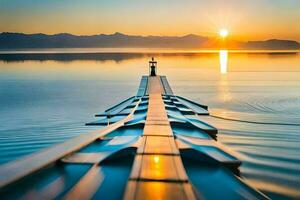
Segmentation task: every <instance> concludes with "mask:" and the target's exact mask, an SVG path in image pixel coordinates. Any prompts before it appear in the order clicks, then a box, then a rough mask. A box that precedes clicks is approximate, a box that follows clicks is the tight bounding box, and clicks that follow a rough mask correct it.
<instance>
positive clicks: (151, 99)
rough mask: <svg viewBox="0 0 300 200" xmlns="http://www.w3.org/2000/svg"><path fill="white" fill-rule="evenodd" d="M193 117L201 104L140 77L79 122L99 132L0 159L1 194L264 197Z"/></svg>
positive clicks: (203, 109) (159, 79) (212, 132)
mask: <svg viewBox="0 0 300 200" xmlns="http://www.w3.org/2000/svg"><path fill="white" fill-rule="evenodd" d="M199 115H209V112H208V108H207V106H205V105H201V104H199V103H195V102H193V101H191V100H188V99H186V98H183V97H180V96H176V95H174V94H173V91H172V89H171V87H170V85H169V83H168V81H167V79H166V77H165V76H158V75H155V76H143V77H142V79H141V82H140V86H139V89H138V92H137V94H136V95H135V96H133V97H130V98H128V99H126V100H124V101H123V102H121V103H119V104H117V105H115V106H113V107H112V108H110V109H107V110H106V111H104V112H103V113H98V114H96V115H95V116H96V118H97V120H95V121H94V122H90V123H87V124H86V125H91V126H99V130H96V131H93V132H91V133H84V134H81V135H80V136H78V137H76V138H73V139H71V140H69V141H66V142H64V143H61V144H58V145H56V146H54V147H51V148H48V149H45V150H43V151H41V152H38V153H35V154H33V155H29V156H26V157H24V158H21V159H19V160H16V161H13V162H10V163H7V164H4V165H2V166H1V167H0V187H1V190H0V195H1V199H126V200H133V199H180V200H184V199H216V200H219V199H268V198H267V197H266V196H265V195H264V194H262V193H261V192H259V191H257V190H256V189H254V188H252V187H250V186H249V185H247V184H246V183H245V182H244V181H243V179H242V178H241V177H239V170H238V168H239V166H240V165H241V161H240V160H239V159H238V157H239V156H238V154H236V153H235V152H232V151H230V150H229V149H228V148H226V147H224V146H223V145H221V144H220V143H218V142H217V141H216V138H217V133H218V130H217V129H216V128H215V127H213V126H211V125H209V124H207V123H205V122H203V121H201V120H200V118H199Z"/></svg>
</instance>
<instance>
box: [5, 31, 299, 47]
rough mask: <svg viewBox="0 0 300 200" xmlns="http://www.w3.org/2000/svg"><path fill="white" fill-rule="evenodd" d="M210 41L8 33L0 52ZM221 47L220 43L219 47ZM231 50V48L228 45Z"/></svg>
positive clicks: (283, 43) (272, 43)
mask: <svg viewBox="0 0 300 200" xmlns="http://www.w3.org/2000/svg"><path fill="white" fill-rule="evenodd" d="M233 43H234V44H235V45H233V46H234V48H236V49H300V43H298V42H296V41H290V40H276V39H272V40H267V41H249V42H233V41H232V42H228V44H233ZM219 46H220V44H218V43H216V42H215V40H214V39H211V38H208V37H203V36H199V35H194V34H189V35H185V36H135V35H125V34H122V33H118V32H117V33H114V34H110V35H106V34H100V35H91V36H76V35H72V34H68V33H60V34H55V35H46V34H41V33H39V34H24V33H8V32H3V33H1V34H0V49H18V48H88V47H89V48H91V47H111V48H112V47H118V48H120V47H144V48H218V47H219ZM221 46H224V44H221ZM230 47H232V45H231V46H230Z"/></svg>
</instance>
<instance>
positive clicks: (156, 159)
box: [124, 76, 195, 199]
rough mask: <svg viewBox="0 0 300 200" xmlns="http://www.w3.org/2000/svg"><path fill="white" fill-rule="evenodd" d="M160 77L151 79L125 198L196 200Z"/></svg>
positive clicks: (149, 79)
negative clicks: (163, 95) (141, 139)
mask: <svg viewBox="0 0 300 200" xmlns="http://www.w3.org/2000/svg"><path fill="white" fill-rule="evenodd" d="M164 92H165V90H164V88H163V86H162V82H161V78H160V77H159V76H155V77H149V78H148V93H149V105H148V112H147V118H146V123H145V127H144V132H143V135H142V137H143V138H145V140H144V143H143V144H142V146H141V147H140V148H139V150H138V154H137V155H136V156H135V160H134V164H133V167H132V171H131V175H130V179H129V181H128V184H127V187H126V192H125V195H124V199H195V194H194V192H193V190H192V186H191V185H190V183H189V181H188V178H187V175H186V172H185V169H184V167H183V164H182V161H181V158H180V156H179V150H178V148H177V146H176V143H175V139H174V135H173V132H172V129H171V126H170V122H169V120H168V116H167V112H166V110H165V104H164V102H163V99H162V94H164Z"/></svg>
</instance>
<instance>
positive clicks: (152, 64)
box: [149, 57, 157, 76]
mask: <svg viewBox="0 0 300 200" xmlns="http://www.w3.org/2000/svg"><path fill="white" fill-rule="evenodd" d="M156 66H157V62H156V61H154V58H153V57H152V60H151V61H149V67H150V76H156Z"/></svg>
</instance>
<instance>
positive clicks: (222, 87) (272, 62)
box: [0, 52, 300, 199]
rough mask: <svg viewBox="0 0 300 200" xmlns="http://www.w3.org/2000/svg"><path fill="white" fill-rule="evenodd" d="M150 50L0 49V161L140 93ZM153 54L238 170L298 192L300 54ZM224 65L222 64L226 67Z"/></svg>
mask: <svg viewBox="0 0 300 200" xmlns="http://www.w3.org/2000/svg"><path fill="white" fill-rule="evenodd" d="M150 56H151V55H150V54H126V53H123V54H115V53H114V54H96V55H93V56H87V57H85V56H84V55H80V56H74V55H73V56H70V57H69V59H68V56H59V55H54V56H43V55H40V57H36V56H30V55H22V56H16V57H14V56H10V57H9V58H8V57H6V56H3V55H0V116H1V117H0V163H2V164H3V163H6V162H10V161H13V160H15V159H17V158H20V157H22V156H24V155H28V154H30V153H33V152H36V151H39V150H41V149H43V148H47V147H50V146H52V145H53V144H55V143H59V142H63V141H65V140H67V139H68V138H72V137H75V136H77V135H79V134H84V133H86V132H89V131H91V130H93V129H95V128H97V127H87V126H84V124H85V123H86V122H91V121H93V120H94V119H95V118H94V117H93V115H94V114H96V113H100V112H101V111H103V110H105V109H107V108H108V107H109V106H112V105H114V104H116V103H118V102H120V101H122V100H124V99H125V98H127V97H130V96H132V95H134V94H136V92H137V88H138V85H139V80H140V78H141V75H144V74H147V73H148V68H147V61H148V59H149V57H150ZM220 56H224V53H223V54H219V53H218V52H215V53H198V54H187V53H185V54H180V53H177V54H170V53H167V54H157V55H155V57H156V59H157V60H158V62H159V68H158V72H159V73H160V74H164V75H166V76H167V78H168V80H169V82H170V85H171V87H172V89H173V91H174V92H175V93H176V94H178V95H182V96H184V97H186V98H189V99H192V100H195V101H197V102H200V103H203V104H206V105H208V106H209V109H210V113H211V114H212V116H211V117H202V119H203V120H204V121H206V122H208V123H210V124H211V125H213V126H215V127H216V128H218V129H219V130H220V131H219V134H218V141H220V142H222V143H223V144H225V145H227V146H229V147H230V148H231V149H232V150H234V151H236V152H238V153H239V154H240V159H241V160H242V161H243V164H242V166H241V175H242V177H244V178H245V180H246V181H247V183H249V184H250V185H253V186H254V187H256V188H258V189H260V190H261V191H263V192H264V193H266V194H267V195H269V196H270V197H272V198H273V199H289V198H300V192H299V191H300V53H262V52H260V53H231V52H229V53H228V54H226V59H225V60H226V63H220V61H221V60H222V62H224V58H222V59H220ZM224 66H225V68H224Z"/></svg>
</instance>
